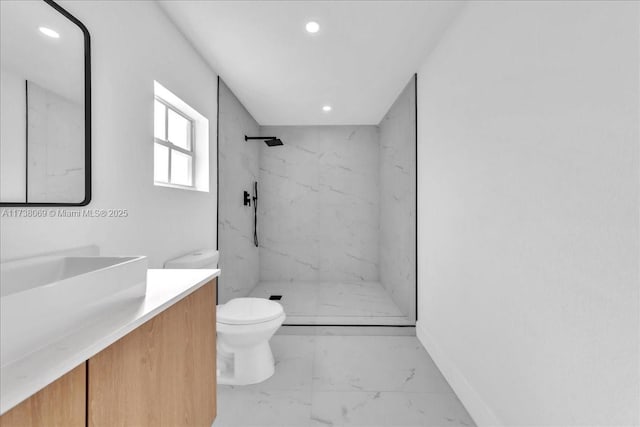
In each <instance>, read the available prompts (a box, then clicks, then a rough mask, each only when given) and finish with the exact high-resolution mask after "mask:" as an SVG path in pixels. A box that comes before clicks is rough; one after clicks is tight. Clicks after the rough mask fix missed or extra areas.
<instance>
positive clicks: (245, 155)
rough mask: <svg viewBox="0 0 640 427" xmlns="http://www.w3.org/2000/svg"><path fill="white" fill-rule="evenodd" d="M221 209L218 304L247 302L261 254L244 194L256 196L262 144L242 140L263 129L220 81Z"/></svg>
mask: <svg viewBox="0 0 640 427" xmlns="http://www.w3.org/2000/svg"><path fill="white" fill-rule="evenodd" d="M219 102H220V130H219V133H218V138H219V143H220V152H219V155H220V173H219V179H220V208H219V212H218V215H220V221H219V226H218V228H219V229H218V233H219V234H218V247H219V249H220V262H219V267H220V268H221V269H222V270H223V271H224V274H223V275H222V277H220V279H219V281H218V298H219V302H220V303H222V304H224V303H226V302H227V301H228V300H230V299H231V298H238V297H246V296H247V295H249V292H251V290H252V289H253V288H254V287H255V286H256V285H257V284H258V278H259V277H258V276H259V272H260V260H259V258H258V255H259V251H258V248H256V247H255V246H254V244H253V227H254V225H253V221H254V214H253V200H252V201H251V206H244V203H243V192H244V191H248V192H249V194H250V195H251V196H252V197H253V194H254V193H253V183H254V182H255V181H258V175H259V167H260V166H259V163H260V162H259V152H260V145H259V144H262V142H261V141H248V142H246V141H245V140H244V136H245V135H249V136H258V135H259V134H260V126H259V125H258V122H256V121H255V120H254V118H253V117H252V116H251V114H250V113H249V112H248V111H247V110H246V109H245V108H244V106H243V105H242V104H241V103H240V101H238V99H237V98H236V96H235V95H234V94H233V92H231V90H230V89H229V88H228V87H227V85H226V84H225V83H224V82H223V81H222V80H220V96H219Z"/></svg>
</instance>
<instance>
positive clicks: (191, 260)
mask: <svg viewBox="0 0 640 427" xmlns="http://www.w3.org/2000/svg"><path fill="white" fill-rule="evenodd" d="M218 258H220V256H219V254H218V251H217V250H215V249H200V250H199V251H194V252H191V253H188V254H186V255H182V256H181V257H178V258H174V259H170V260H169V261H167V262H165V263H164V268H180V269H181V268H218Z"/></svg>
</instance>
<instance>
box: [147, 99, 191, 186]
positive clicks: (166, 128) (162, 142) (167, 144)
mask: <svg viewBox="0 0 640 427" xmlns="http://www.w3.org/2000/svg"><path fill="white" fill-rule="evenodd" d="M153 98H154V102H155V101H158V102H160V103H161V104H162V105H164V107H165V109H164V135H165V137H166V138H167V139H166V140H164V139H161V138H158V137H157V136H156V135H155V114H154V131H153V139H154V143H155V144H160V145H163V146H165V147H167V148H168V149H169V156H168V157H169V160H168V165H167V167H168V169H167V178H168V181H166V182H165V181H156V179H155V173H154V179H153V182H154V184H156V185H161V186H171V187H178V188H184V189H189V190H194V189H196V121H195V119H194V118H192V117H190V116H189V115H187V114H186V113H184V112H183V111H182V110H180V109H179V108H178V107H176V106H175V105H173V104H172V103H170V102H168V101H166V100H165V99H163V98H161V97H160V96H158V95H154V97H153ZM154 108H155V106H154ZM169 110H171V111H173V112H174V113H176V114H178V115H179V116H181V117H183V118H184V119H186V120H187V121H188V122H189V133H188V137H189V147H190V148H191V149H190V150H187V149H185V148H182V147H180V146H178V145H176V144H174V143H172V142H171V141H169ZM171 150H175V151H178V152H180V153H182V154H184V155H187V156H189V157H190V158H191V185H185V184H177V183H174V182H171V163H172V161H171V159H172V153H171ZM153 167H154V168H155V167H156V164H155V162H154V164H153Z"/></svg>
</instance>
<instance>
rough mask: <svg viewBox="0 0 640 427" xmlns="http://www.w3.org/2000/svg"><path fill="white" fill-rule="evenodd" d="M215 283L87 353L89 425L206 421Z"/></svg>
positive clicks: (210, 412) (212, 411)
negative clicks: (119, 337)
mask: <svg viewBox="0 0 640 427" xmlns="http://www.w3.org/2000/svg"><path fill="white" fill-rule="evenodd" d="M215 286H216V283H215V280H213V281H211V282H209V283H208V284H206V285H205V286H203V287H201V288H200V289H198V290H197V291H195V292H194V293H193V294H191V295H190V296H188V297H186V298H185V299H183V300H182V301H180V302H178V303H176V304H175V305H174V306H172V307H170V308H168V309H167V310H165V311H164V312H162V313H160V314H159V315H157V316H156V317H154V318H153V319H151V320H149V321H148V322H146V323H145V324H143V325H142V326H140V327H139V328H137V329H135V330H134V331H133V332H131V333H129V334H128V335H126V336H125V337H123V338H122V339H120V340H118V341H117V342H115V343H114V344H112V345H111V346H109V347H107V348H106V349H105V350H103V351H102V352H100V353H98V354H97V355H95V356H94V357H92V358H91V359H89V361H88V362H87V363H88V364H89V365H88V366H89V369H88V370H89V417H88V420H89V422H88V425H89V426H97V427H102V426H104V427H112V426H153V427H160V426H171V427H176V426H207V427H210V426H211V423H212V422H213V420H214V418H215V415H216V401H215V394H216V330H215V327H216V318H215V307H216V301H215Z"/></svg>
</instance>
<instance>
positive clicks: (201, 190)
mask: <svg viewBox="0 0 640 427" xmlns="http://www.w3.org/2000/svg"><path fill="white" fill-rule="evenodd" d="M153 185H155V186H158V187H167V188H175V189H176V190H187V191H197V192H200V193H208V192H209V190H205V189H201V188H196V187H189V186H186V185H178V184H169V183H168V182H154V183H153Z"/></svg>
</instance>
